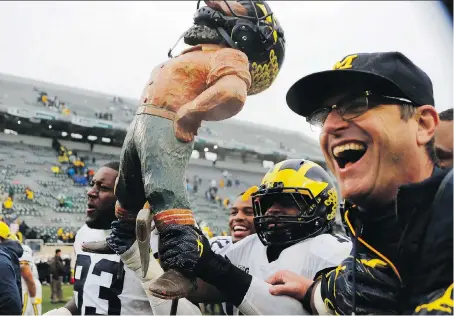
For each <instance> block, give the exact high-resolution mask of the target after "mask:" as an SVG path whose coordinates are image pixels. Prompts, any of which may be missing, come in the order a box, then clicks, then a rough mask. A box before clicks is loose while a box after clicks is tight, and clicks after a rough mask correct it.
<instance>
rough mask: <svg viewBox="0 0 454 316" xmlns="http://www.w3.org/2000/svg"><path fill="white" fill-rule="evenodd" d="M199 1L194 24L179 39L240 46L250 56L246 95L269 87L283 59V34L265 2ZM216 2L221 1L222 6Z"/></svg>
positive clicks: (239, 0)
mask: <svg viewBox="0 0 454 316" xmlns="http://www.w3.org/2000/svg"><path fill="white" fill-rule="evenodd" d="M200 2H201V1H200V0H199V1H198V3H197V11H196V13H195V15H194V25H193V26H192V27H191V28H190V29H189V30H187V31H186V32H185V33H183V35H182V36H181V37H180V39H181V38H184V42H185V43H186V44H188V45H197V44H225V45H227V46H230V47H231V48H234V49H238V50H241V51H242V52H243V53H245V54H246V55H247V57H248V59H249V66H250V67H249V68H250V73H251V77H252V84H251V87H250V88H249V91H248V95H253V94H257V93H260V92H262V91H264V90H266V89H267V88H269V87H270V86H271V84H272V83H273V82H274V80H275V79H276V77H277V75H278V73H279V70H280V68H281V67H282V63H283V62H284V56H285V37H284V31H283V29H282V27H281V25H280V23H279V22H278V20H277V19H276V17H275V15H274V13H273V11H272V10H271V8H270V7H269V5H268V4H267V2H266V1H263V0H254V1H252V0H236V1H225V0H224V1H206V3H207V4H208V6H203V7H200ZM215 2H222V3H223V4H225V6H224V5H219V3H218V4H216V3H215ZM232 2H236V3H238V4H240V5H241V6H242V7H243V9H244V11H247V14H246V15H239V14H235V12H234V9H232ZM221 8H222V9H221ZM178 41H179V40H178ZM178 41H177V43H178ZM175 46H176V44H175V45H174V46H173V48H171V49H170V50H169V53H168V56H169V57H172V50H173V49H174V48H175Z"/></svg>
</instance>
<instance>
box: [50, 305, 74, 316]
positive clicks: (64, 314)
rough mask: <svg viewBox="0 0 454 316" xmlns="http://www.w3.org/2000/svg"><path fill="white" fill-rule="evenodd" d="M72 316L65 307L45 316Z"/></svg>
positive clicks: (53, 310)
mask: <svg viewBox="0 0 454 316" xmlns="http://www.w3.org/2000/svg"><path fill="white" fill-rule="evenodd" d="M54 315H55V316H72V314H71V312H70V311H69V310H68V309H67V308H64V307H60V308H56V309H52V310H50V311H48V312H47V313H44V314H43V316H54Z"/></svg>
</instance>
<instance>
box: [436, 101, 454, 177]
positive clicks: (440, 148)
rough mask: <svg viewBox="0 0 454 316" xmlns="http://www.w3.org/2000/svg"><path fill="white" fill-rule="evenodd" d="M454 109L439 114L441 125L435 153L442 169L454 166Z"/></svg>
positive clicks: (438, 128)
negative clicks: (453, 120) (453, 129)
mask: <svg viewBox="0 0 454 316" xmlns="http://www.w3.org/2000/svg"><path fill="white" fill-rule="evenodd" d="M452 110H453V109H452V108H451V109H448V110H446V111H443V112H441V113H439V114H438V116H439V117H440V124H439V125H438V127H437V130H436V131H435V151H436V155H437V158H438V165H439V166H440V167H442V168H452V165H453V153H452V151H453V148H452V147H453V144H452V142H453V135H452V134H453V131H452V128H453V126H452V117H453V114H452Z"/></svg>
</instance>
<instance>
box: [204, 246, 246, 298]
mask: <svg viewBox="0 0 454 316" xmlns="http://www.w3.org/2000/svg"><path fill="white" fill-rule="evenodd" d="M203 260H204V262H203V263H201V264H200V265H199V268H198V271H197V276H198V277H199V278H201V279H202V280H204V281H205V282H207V283H209V284H211V285H213V286H215V287H216V288H217V289H218V290H219V291H221V292H222V294H224V295H225V296H226V300H227V301H229V302H231V303H232V304H234V305H235V306H238V305H239V304H241V302H242V301H243V298H244V296H245V295H246V293H247V291H248V289H249V286H250V285H251V281H252V276H251V275H249V274H248V273H246V272H244V271H243V270H241V269H239V268H238V267H236V266H235V265H233V264H232V263H230V261H228V260H227V259H225V258H224V257H222V256H220V255H216V254H212V255H210V256H207V257H206V258H204V259H203Z"/></svg>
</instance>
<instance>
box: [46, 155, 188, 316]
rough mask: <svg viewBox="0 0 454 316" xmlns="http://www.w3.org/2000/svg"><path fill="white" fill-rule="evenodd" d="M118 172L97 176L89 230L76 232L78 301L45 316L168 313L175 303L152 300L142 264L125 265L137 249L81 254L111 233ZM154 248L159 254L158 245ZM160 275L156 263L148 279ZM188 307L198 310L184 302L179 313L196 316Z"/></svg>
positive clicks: (111, 168)
mask: <svg viewBox="0 0 454 316" xmlns="http://www.w3.org/2000/svg"><path fill="white" fill-rule="evenodd" d="M118 169H119V163H118V162H109V163H107V164H106V165H104V166H103V167H101V168H100V169H99V170H98V171H97V172H96V174H95V175H94V176H93V179H92V181H91V183H90V186H91V188H90V189H89V190H88V192H87V196H88V203H87V206H88V209H87V211H86V212H87V219H86V221H85V225H84V226H82V228H80V230H79V231H78V232H77V234H76V239H75V242H74V251H75V254H76V264H75V283H74V297H73V299H72V300H70V301H69V302H68V303H67V304H66V305H65V306H64V307H61V308H58V309H54V310H52V311H50V312H48V313H46V314H45V315H144V314H148V315H152V314H156V315H157V314H169V312H170V307H171V305H170V304H171V301H165V300H160V299H157V298H153V300H149V299H148V297H147V294H146V292H145V290H144V289H143V287H142V281H143V280H142V279H141V271H140V264H139V267H138V268H137V269H134V270H131V269H129V268H128V266H127V265H126V264H125V260H126V261H128V260H129V257H131V256H133V257H134V255H136V256H138V251H137V253H134V252H133V251H134V250H136V248H134V247H132V248H131V251H130V252H127V253H125V256H123V255H122V256H119V255H116V254H96V253H88V252H83V251H82V243H84V242H87V241H96V240H100V239H105V238H106V237H107V236H109V234H110V228H111V222H112V221H114V220H115V219H116V218H115V203H116V201H117V198H116V196H115V194H114V186H115V179H116V178H117V176H118ZM133 227H134V226H133ZM154 236H155V237H156V236H157V234H154ZM152 242H153V243H154V242H156V238H152ZM152 246H153V247H154V249H157V246H156V245H154V244H152ZM131 252H133V253H131ZM125 265H126V266H125ZM153 269H154V270H153ZM161 270H162V269H161V268H160V266H159V264H158V263H157V262H156V260H154V259H153V260H152V263H151V264H150V269H149V270H148V272H149V273H148V274H147V277H148V278H149V279H152V278H154V277H158V276H159V275H158V274H160V273H162V272H161ZM153 273H155V275H153ZM185 303H188V304H189V305H191V306H190V307H191V308H192V307H193V306H194V305H193V304H191V303H189V302H188V301H187V300H184V299H182V300H180V304H179V306H178V313H183V314H186V313H192V314H193V313H194V311H193V310H190V311H189V312H188V311H185V310H184V308H185Z"/></svg>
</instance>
